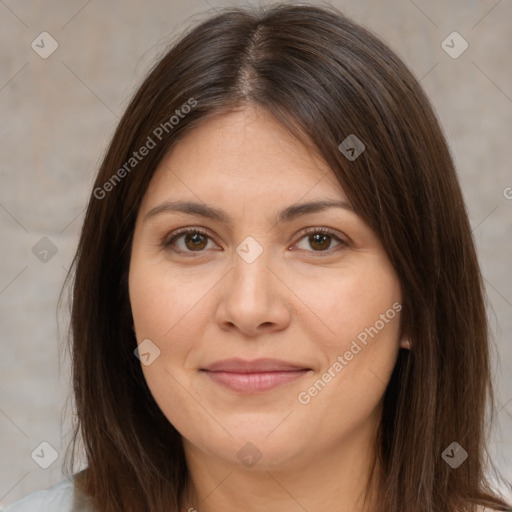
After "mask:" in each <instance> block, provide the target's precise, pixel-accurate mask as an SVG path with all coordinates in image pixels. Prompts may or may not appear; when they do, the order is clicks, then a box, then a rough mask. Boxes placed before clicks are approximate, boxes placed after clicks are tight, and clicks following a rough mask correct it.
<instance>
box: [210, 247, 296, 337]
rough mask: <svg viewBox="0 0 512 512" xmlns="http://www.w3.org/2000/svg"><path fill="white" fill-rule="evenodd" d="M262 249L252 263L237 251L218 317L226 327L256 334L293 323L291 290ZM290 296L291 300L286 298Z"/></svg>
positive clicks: (251, 335)
mask: <svg viewBox="0 0 512 512" xmlns="http://www.w3.org/2000/svg"><path fill="white" fill-rule="evenodd" d="M267 254H268V253H267V252H266V251H263V253H262V254H260V255H259V256H258V257H257V258H256V260H255V261H253V262H251V263H249V262H247V261H246V260H244V258H242V257H241V256H240V255H239V254H238V253H235V255H234V265H233V267H232V268H231V270H230V271H229V272H228V274H227V275H226V276H225V278H224V279H223V280H222V287H220V288H219V290H220V299H219V304H218V307H217V310H216V313H215V319H216V321H217V324H218V325H219V327H220V328H221V329H223V330H228V331H229V330H238V331H240V333H242V334H243V335H244V336H246V337H256V336H258V335H261V334H270V333H272V332H277V331H280V330H282V329H285V328H286V327H287V326H288V325H289V323H290V310H289V297H288V295H291V293H292V292H291V291H290V290H289V289H288V288H287V287H286V285H285V284H284V283H283V280H282V278H280V276H279V275H278V272H276V271H275V270H274V269H272V268H271V262H270V261H269V257H267ZM287 299H288V300H287Z"/></svg>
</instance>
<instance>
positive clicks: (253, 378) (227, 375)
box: [204, 370, 310, 393]
mask: <svg viewBox="0 0 512 512" xmlns="http://www.w3.org/2000/svg"><path fill="white" fill-rule="evenodd" d="M309 371H310V370H294V371H281V372H259V373H233V372H211V371H208V370H204V373H206V375H208V377H210V379H212V380H213V381H214V382H216V383H217V384H220V385H222V386H224V387H226V388H229V389H231V390H232V391H237V392H240V393H258V392H260V391H269V390H271V389H274V388H276V387H278V386H281V385H283V384H287V383H289V382H293V381H295V380H297V379H300V378H301V377H302V376H304V375H306V373H308V372H309Z"/></svg>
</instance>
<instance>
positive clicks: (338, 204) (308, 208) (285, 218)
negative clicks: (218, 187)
mask: <svg viewBox="0 0 512 512" xmlns="http://www.w3.org/2000/svg"><path fill="white" fill-rule="evenodd" d="M329 208H342V209H344V210H348V211H351V212H354V208H353V207H352V205H350V204H349V203H348V202H345V201H330V200H324V201H313V202H309V203H297V204H292V205H291V206H288V207H287V208H285V209H284V210H283V211H281V212H280V213H279V215H278V216H277V223H278V224H280V223H282V222H290V221H292V220H294V219H296V218H298V217H300V216H302V215H307V214H310V213H316V212H322V211H325V210H327V209H329ZM173 212H182V213H187V214H189V215H198V216H200V217H206V218H208V219H214V220H218V221H220V222H223V223H224V224H226V225H228V226H231V225H232V221H231V219H230V217H229V215H228V214H227V213H226V212H225V211H224V210H219V209H217V208H213V207H212V206H208V205H207V204H205V203H195V202H192V201H165V202H163V203H162V204H160V205H158V206H155V207H154V208H152V209H151V210H150V211H149V212H148V213H147V214H146V216H145V217H144V222H146V221H147V220H149V219H150V218H153V217H155V216H157V215H160V214H162V213H173Z"/></svg>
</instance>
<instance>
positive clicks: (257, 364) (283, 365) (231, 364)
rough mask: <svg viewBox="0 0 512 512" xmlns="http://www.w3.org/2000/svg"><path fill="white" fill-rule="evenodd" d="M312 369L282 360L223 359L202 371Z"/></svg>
mask: <svg viewBox="0 0 512 512" xmlns="http://www.w3.org/2000/svg"><path fill="white" fill-rule="evenodd" d="M310 369H311V368H309V367H307V366H304V365H302V364H300V363H291V362H289V361H283V360H281V359H269V358H262V359H253V360H252V361H246V360H245V359H239V358H232V359H223V360H222V361H217V362H215V363H212V364H210V365H208V366H206V367H205V368H201V370H207V371H210V372H231V373H257V372H285V371H294V370H295V371H297V370H310Z"/></svg>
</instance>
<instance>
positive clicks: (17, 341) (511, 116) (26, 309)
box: [0, 0, 512, 510]
mask: <svg viewBox="0 0 512 512" xmlns="http://www.w3.org/2000/svg"><path fill="white" fill-rule="evenodd" d="M333 4H334V5H335V6H336V7H338V8H339V9H341V10H342V11H343V12H345V13H346V14H348V15H349V16H351V17H353V18H354V19H355V20H356V21H359V22H361V23H363V24H364V25H365V26H367V27H369V28H370V29H372V30H373V31H375V32H376V33H377V34H378V35H380V36H381V37H382V38H383V39H384V40H385V41H386V42H387V43H388V44H389V45H390V46H391V47H392V48H393V49H394V50H395V51H396V52H397V53H398V54H399V55H400V56H401V57H402V58H403V59H404V60H405V62H406V63H407V64H408V65H409V67H410V68H411V69H412V71H413V72H414V73H415V74H416V76H417V77H418V78H419V79H421V83H422V85H423V87H424V88H425V89H426V91H427V93H428V94H429V96H430V97H431V99H432V101H433V103H434V106H435V108H436V109H437V112H438V115H439V117H440V120H441V122H442V124H443V126H444V129H445V132H446V135H447V137H448V139H449V142H450V145H451V148H452V151H453V154H454V157H455V161H456V164H457V168H458V171H459V175H460V180H461V183H462V187H463V190H464V194H465V198H466V201H467V206H468V209H469V215H470V218H471V223H472V226H473V229H474V236H475V239H476V242H477V244H478V251H479V256H480V260H481V265H482V269H483V274H484V276H485V280H486V281H485V282H486V286H487V293H488V300H489V314H490V317H491V327H492V329H493V332H494V334H495V348H496V350H495V357H494V360H493V361H494V368H495V380H496V384H497V391H498V399H499V407H498V420H499V423H498V426H499V429H497V430H496V431H495V432H494V435H493V438H492V439H493V440H492V449H493V451H494V453H495V460H496V463H497V464H498V466H499V467H500V468H501V469H502V471H503V472H504V475H505V476H506V477H507V479H508V481H509V482H512V385H511V384H512V371H511V367H512V347H511V344H510V340H511V337H512V277H511V276H512V266H511V261H512V258H511V252H512V251H511V234H512V199H507V197H506V195H507V192H506V191H507V190H508V191H509V194H508V197H509V198H512V189H507V187H512V173H511V164H510V160H511V159H510V149H511V135H512V80H511V79H512V65H511V59H510V53H511V50H512V2H511V1H510V0H501V1H497V0H480V1H475V0H456V1H455V0H452V1H450V2H445V1H443V0H435V1H421V0H417V1H415V2H413V1H410V0H395V1H392V0H386V1H382V0H381V1H376V0H374V1H370V0H350V1H334V2H333ZM228 5H239V3H237V2H234V1H233V2H221V1H216V0H209V3H207V2H206V1H205V0H187V1H181V0H180V1H163V0H155V1H151V2H143V1H101V0H91V1H86V0H80V1H79V0H72V1H70V0H66V1H64V0H57V1H46V2H36V1H35V0H34V1H29V0H20V1H16V0H0V40H1V50H0V109H1V110H0V111H1V117H0V133H1V137H0V147H1V155H2V158H1V159H0V169H1V171H0V173H1V174H0V230H1V231H0V232H1V239H0V240H1V242H0V244H1V249H0V252H1V258H2V265H1V269H0V315H1V325H0V330H1V349H2V350H1V354H2V356H1V358H0V379H1V390H0V432H1V435H0V443H1V457H0V510H1V509H2V506H5V505H7V504H9V503H11V502H13V501H15V500H17V499H19V498H20V497H22V496H23V495H25V494H27V493H29V492H31V491H33V490H36V489H41V488H48V487H49V486H51V485H53V484H54V483H57V482H59V481H60V480H62V479H63V477H62V473H61V464H62V460H63V456H64V452H65V449H66V446H67V442H68V441H69V435H68V433H69V429H70V426H71V423H70V418H71V414H72V411H71V410H70V409H69V408H68V409H67V410H64V405H65V402H66V397H67V394H68V392H69V390H70V383H69V368H68V366H69V361H68V359H67V358H63V359H62V362H61V365H60V366H59V357H58V356H59V354H58V347H59V340H62V337H63V332H61V333H60V334H59V333H58V332H57V310H56V308H57V298H58V293H59V291H60V288H61V285H62V282H63V279H64V276H65V272H66V270H67V269H68V268H69V266H70V262H71V258H72V256H73V251H74V250H75V247H76V243H77V238H78V232H79V228H80V225H81V221H82V219H83V211H84V208H85V205H86V200H87V197H88V194H89V192H90V188H91V185H92V181H93V177H94V174H95V172H96V170H97V167H98V164H99V162H100V160H101V157H102V155H103V153H104V151H105V149H106V146H107V144H108V141H109V137H110V136H111V135H112V133H113V130H114V128H115V126H116V123H117V122H118V119H119V117H120V116H121V114H122V112H123V109H124V108H125V107H126V105H127V101H128V99H129V98H130V95H131V94H132V92H133V91H134V89H135V87H136V86H137V84H139V83H140V82H141V80H142V79H143V76H144V74H145V72H146V71H147V69H148V65H149V64H150V63H152V62H153V60H154V58H155V56H156V55H157V54H160V53H161V52H162V51H163V49H164V48H165V45H166V44H168V42H169V41H170V40H171V39H172V38H174V37H175V36H177V35H178V34H179V33H180V32H181V30H183V29H184V28H185V27H186V26H188V25H190V24H193V23H195V22H197V21H199V20H201V19H203V18H204V17H205V16H207V15H208V14H210V13H213V11H214V9H215V8H219V7H225V6H228ZM43 31H47V32H49V33H50V34H51V36H52V37H53V38H55V40H56V41H57V42H58V45H59V46H58V49H57V50H56V51H55V53H53V54H52V55H51V56H50V57H49V58H47V59H42V58H41V57H40V56H39V55H38V54H37V53H36V52H35V51H34V50H33V49H32V48H31V43H32V41H33V40H35V39H36V38H37V37H38V36H39V34H40V33H41V32H43ZM453 31H457V32H459V33H460V34H461V35H462V37H463V38H464V39H465V40H466V41H467V42H468V43H469V48H468V49H467V50H466V51H465V52H464V53H463V54H462V55H461V56H460V57H459V58H457V59H454V58H452V57H450V56H449V55H448V54H447V53H446V52H445V51H444V50H443V48H442V47H441V43H442V41H443V40H445V38H446V37H447V36H448V35H449V34H451V33H452V32H453ZM37 40H38V39H36V41H37ZM450 44H451V43H450ZM454 44H455V43H454ZM457 44H458V43H457ZM44 236H47V237H48V238H49V239H50V240H51V241H52V242H53V243H54V244H55V246H56V248H57V250H58V252H57V253H56V254H55V255H54V256H53V257H52V258H50V259H49V260H48V261H47V262H46V263H45V262H42V261H40V260H39V259H38V258H37V257H36V256H35V255H34V254H33V252H32V247H33V246H34V245H35V244H36V243H37V242H38V241H39V240H40V239H41V238H42V237H44ZM61 318H62V322H61V325H62V327H63V328H65V326H66V316H65V314H61ZM42 441H46V442H48V443H50V444H51V445H52V446H53V447H54V448H55V449H56V450H57V452H58V454H59V458H58V459H57V460H56V461H55V463H54V464H53V465H52V466H50V467H49V468H48V469H46V470H44V469H41V468H40V467H39V466H38V465H36V463H35V462H34V461H33V460H32V458H31V456H30V454H31V452H32V451H33V450H34V449H35V448H36V447H37V446H38V445H39V444H40V443H41V442H42ZM511 494H512V493H511Z"/></svg>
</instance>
